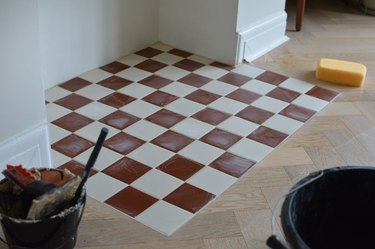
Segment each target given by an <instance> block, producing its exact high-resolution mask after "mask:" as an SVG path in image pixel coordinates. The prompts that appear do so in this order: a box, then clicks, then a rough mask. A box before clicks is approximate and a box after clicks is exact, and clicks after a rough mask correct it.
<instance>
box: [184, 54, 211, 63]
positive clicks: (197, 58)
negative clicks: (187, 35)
mask: <svg viewBox="0 0 375 249" xmlns="http://www.w3.org/2000/svg"><path fill="white" fill-rule="evenodd" d="M188 59H190V60H193V61H197V62H199V63H202V64H206V65H207V64H211V63H212V62H214V61H213V60H211V59H209V58H207V57H203V56H199V55H196V54H193V55H191V56H189V57H188Z"/></svg>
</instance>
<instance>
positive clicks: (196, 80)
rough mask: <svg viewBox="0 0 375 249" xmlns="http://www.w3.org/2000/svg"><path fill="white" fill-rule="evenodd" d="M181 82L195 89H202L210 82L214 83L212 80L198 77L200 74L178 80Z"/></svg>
mask: <svg viewBox="0 0 375 249" xmlns="http://www.w3.org/2000/svg"><path fill="white" fill-rule="evenodd" d="M178 81H179V82H182V83H185V84H187V85H190V86H195V87H202V86H203V85H205V84H207V83H208V82H210V81H212V79H210V78H207V77H204V76H201V75H198V74H194V73H191V74H188V75H186V76H184V77H182V78H181V79H179V80H178Z"/></svg>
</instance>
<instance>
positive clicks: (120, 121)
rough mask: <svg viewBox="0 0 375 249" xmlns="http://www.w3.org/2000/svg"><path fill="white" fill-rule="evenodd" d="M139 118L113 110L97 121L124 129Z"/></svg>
mask: <svg viewBox="0 0 375 249" xmlns="http://www.w3.org/2000/svg"><path fill="white" fill-rule="evenodd" d="M139 120H140V118H138V117H136V116H133V115H131V114H129V113H126V112H123V111H115V112H112V113H111V114H109V115H108V116H105V117H104V118H102V119H100V120H99V121H100V122H102V123H104V124H107V125H109V126H112V127H115V128H117V129H119V130H122V129H125V128H126V127H128V126H130V125H132V124H134V123H135V122H137V121H139Z"/></svg>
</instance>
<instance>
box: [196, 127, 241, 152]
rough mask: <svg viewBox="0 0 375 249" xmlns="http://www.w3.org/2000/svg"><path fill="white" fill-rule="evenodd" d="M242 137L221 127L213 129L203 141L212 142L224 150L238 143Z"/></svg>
mask: <svg viewBox="0 0 375 249" xmlns="http://www.w3.org/2000/svg"><path fill="white" fill-rule="evenodd" d="M240 139H241V137H240V136H237V135H234V134H232V133H230V132H227V131H223V130H220V129H213V130H212V131H210V132H209V133H207V134H206V135H204V136H203V137H202V138H201V139H199V140H201V141H202V142H205V143H207V144H211V145H213V146H216V147H218V148H221V149H223V150H227V149H229V148H230V147H231V146H232V145H233V144H235V143H237V142H238V141H239V140H240Z"/></svg>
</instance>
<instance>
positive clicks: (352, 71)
mask: <svg viewBox="0 0 375 249" xmlns="http://www.w3.org/2000/svg"><path fill="white" fill-rule="evenodd" d="M366 71H367V69H366V66H365V65H363V64H359V63H355V62H350V61H342V60H334V59H327V58H322V59H320V61H319V63H318V66H317V68H316V78H318V79H320V80H324V81H329V82H333V83H337V84H341V85H349V86H361V85H362V84H363V82H364V81H365V77H366Z"/></svg>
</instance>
